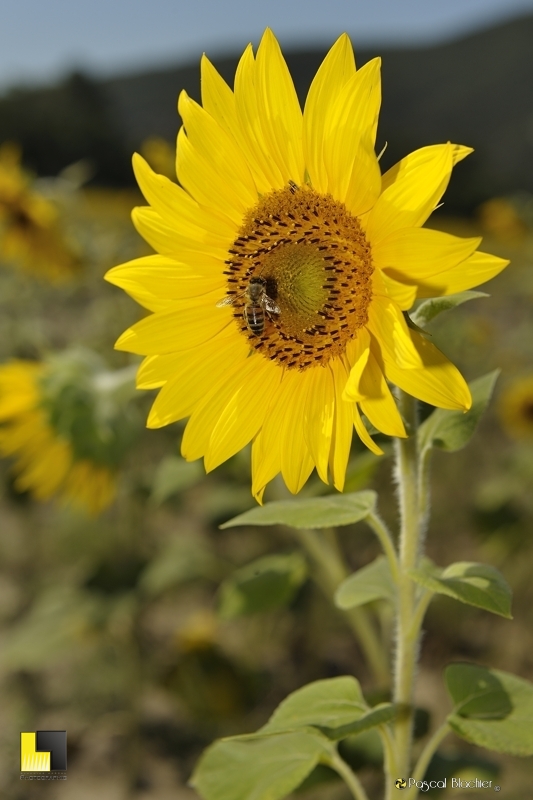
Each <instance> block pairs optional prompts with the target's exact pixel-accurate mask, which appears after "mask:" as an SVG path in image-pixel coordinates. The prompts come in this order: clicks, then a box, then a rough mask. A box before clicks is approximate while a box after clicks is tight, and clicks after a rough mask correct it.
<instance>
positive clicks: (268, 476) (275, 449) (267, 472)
mask: <svg viewBox="0 0 533 800" xmlns="http://www.w3.org/2000/svg"><path fill="white" fill-rule="evenodd" d="M280 470H281V452H280V446H279V437H277V438H272V439H271V440H270V442H269V446H268V447H265V445H264V428H263V429H261V430H260V431H259V433H258V434H257V436H256V437H255V439H254V441H253V443H252V495H253V496H254V498H255V499H256V500H257V502H258V503H260V504H261V505H262V504H263V494H264V492H265V489H266V486H267V484H268V483H270V481H271V480H273V478H275V477H276V475H278V474H279V472H280Z"/></svg>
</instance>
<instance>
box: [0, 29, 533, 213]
mask: <svg viewBox="0 0 533 800" xmlns="http://www.w3.org/2000/svg"><path fill="white" fill-rule="evenodd" d="M326 49H327V48H324V49H323V50H319V49H312V50H299V51H292V52H291V51H289V52H286V53H285V55H286V58H287V61H288V63H289V67H290V69H291V73H292V75H293V78H294V81H295V85H296V88H297V91H298V95H299V97H300V100H301V102H302V104H303V102H304V100H305V96H306V93H307V90H308V88H309V84H310V82H311V80H312V78H313V75H314V73H315V72H316V69H317V68H318V66H319V64H320V62H321V60H322V58H323V57H324V54H325V52H326ZM356 55H357V61H358V63H359V64H363V63H364V62H365V61H367V60H368V59H369V58H372V57H374V56H375V55H381V56H382V58H383V106H382V112H381V118H380V127H379V134H378V149H381V147H382V146H383V144H384V143H385V142H388V148H387V151H386V154H385V156H384V158H383V162H384V165H385V166H387V165H389V164H391V163H393V162H394V161H396V160H397V159H398V158H401V157H402V156H403V155H405V154H406V153H407V152H409V151H410V150H413V149H415V148H417V147H421V146H423V145H425V144H433V143H436V142H443V141H447V140H451V141H455V142H459V143H461V144H467V145H470V146H472V147H474V148H475V151H476V152H475V154H474V155H472V156H470V157H469V158H468V159H467V160H466V162H464V164H461V166H460V167H459V168H458V170H457V175H456V176H455V177H454V180H453V182H452V186H451V187H450V191H449V193H448V194H447V197H446V206H447V208H448V209H449V210H454V211H463V212H464V211H471V210H472V209H473V208H474V207H475V206H476V205H477V204H479V203H480V202H482V201H483V200H485V199H487V198H488V197H491V196H495V195H499V194H506V193H511V192H516V191H528V192H533V15H532V16H526V17H522V18H519V19H514V20H512V21H510V22H507V23H505V24H500V25H498V26H497V27H494V28H490V29H488V30H483V31H481V32H479V33H475V34H472V35H470V36H467V37H465V38H463V39H459V40H456V41H452V42H448V43H444V44H439V45H437V46H432V47H419V48H383V49H380V48H378V47H373V48H368V49H358V50H357V52H356ZM237 60H238V57H237V56H235V57H226V58H220V59H217V58H214V59H213V61H214V63H215V66H216V67H217V68H218V69H219V71H220V72H221V74H222V75H223V76H224V78H225V79H226V80H227V81H228V83H229V84H230V85H233V77H234V74H235V67H236V64H237ZM182 89H185V90H186V91H187V92H188V93H189V94H190V95H191V96H192V97H194V98H195V99H197V100H199V95H200V79H199V63H198V62H196V63H195V64H193V65H185V66H179V67H176V68H168V69H161V70H152V71H148V72H142V73H139V74H133V75H127V76H122V77H116V78H112V79H108V80H104V81H94V80H92V79H90V78H89V77H87V76H83V75H74V76H71V77H70V78H69V79H67V80H66V81H65V82H64V83H62V84H61V85H59V86H57V87H52V88H49V89H39V90H37V89H36V90H27V89H24V90H22V89H19V90H16V89H14V90H12V91H10V92H9V93H8V94H7V95H5V96H4V98H3V99H0V141H1V140H4V139H17V140H19V141H20V142H21V143H22V146H23V148H24V152H25V156H26V160H27V162H28V163H29V164H30V166H32V167H33V168H34V169H35V170H36V171H37V172H39V173H40V174H53V173H54V172H57V171H58V170H60V169H61V168H62V167H64V166H66V165H67V164H68V163H70V162H72V161H74V160H76V159H78V158H82V157H86V158H90V159H92V160H93V161H94V162H95V165H96V167H97V173H96V180H97V181H98V182H99V183H101V184H115V185H117V184H126V183H130V182H131V167H130V154H131V152H132V151H133V150H134V149H136V148H138V147H139V146H140V144H141V143H142V141H143V140H144V139H145V138H147V137H148V136H151V135H159V136H162V137H164V138H166V139H168V140H170V141H171V140H173V139H174V137H175V135H176V133H177V130H178V127H179V125H180V120H179V117H178V114H177V111H176V100H177V97H178V94H179V92H180V91H181V90H182Z"/></svg>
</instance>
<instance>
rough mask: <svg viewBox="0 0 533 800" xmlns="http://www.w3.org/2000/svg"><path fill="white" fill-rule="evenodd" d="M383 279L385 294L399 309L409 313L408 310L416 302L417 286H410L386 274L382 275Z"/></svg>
mask: <svg viewBox="0 0 533 800" xmlns="http://www.w3.org/2000/svg"><path fill="white" fill-rule="evenodd" d="M381 279H382V281H383V287H384V289H385V292H386V293H387V295H388V296H389V297H390V298H391V299H392V300H394V302H395V303H396V305H397V306H398V308H400V309H401V310H402V311H407V309H409V308H411V306H412V305H413V303H414V302H415V300H416V292H417V287H416V286H410V285H409V284H407V283H402V282H401V281H397V280H394V278H391V277H390V276H389V275H387V273H386V272H382V273H381Z"/></svg>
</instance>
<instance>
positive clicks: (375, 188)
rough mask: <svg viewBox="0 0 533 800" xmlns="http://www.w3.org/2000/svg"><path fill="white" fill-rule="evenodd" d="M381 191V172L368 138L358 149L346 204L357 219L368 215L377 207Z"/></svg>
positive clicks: (345, 199)
mask: <svg viewBox="0 0 533 800" xmlns="http://www.w3.org/2000/svg"><path fill="white" fill-rule="evenodd" d="M380 191H381V170H380V168H379V162H378V160H377V158H376V154H375V152H374V147H373V145H372V144H371V143H370V141H369V139H368V137H364V138H363V139H362V140H361V143H360V144H359V147H358V148H357V152H356V154H355V158H354V160H353V164H352V172H351V175H350V180H349V183H348V187H347V189H346V195H345V198H344V202H345V204H346V207H347V208H348V210H349V211H351V212H352V214H353V215H354V216H356V217H360V216H361V215H362V214H366V213H367V212H368V211H369V210H370V209H372V208H373V206H374V205H375V203H376V201H377V199H378V197H379V194H380Z"/></svg>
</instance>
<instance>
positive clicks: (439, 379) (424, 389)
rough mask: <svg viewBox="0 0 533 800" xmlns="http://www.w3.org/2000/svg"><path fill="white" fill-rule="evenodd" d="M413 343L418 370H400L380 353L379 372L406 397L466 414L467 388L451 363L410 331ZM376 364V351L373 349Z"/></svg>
mask: <svg viewBox="0 0 533 800" xmlns="http://www.w3.org/2000/svg"><path fill="white" fill-rule="evenodd" d="M411 336H412V338H413V343H414V345H415V346H416V348H417V350H418V352H419V353H420V357H421V359H422V362H423V368H422V369H402V368H401V367H399V366H398V365H397V364H396V363H395V362H394V361H393V360H389V359H388V358H387V354H386V353H385V351H383V350H382V355H383V364H382V366H383V369H384V372H385V375H386V376H387V378H388V379H389V380H390V381H392V383H394V384H396V386H399V387H400V389H403V390H404V391H405V392H407V393H408V394H410V395H412V396H413V397H417V398H418V399H419V400H423V401H424V402H425V403H429V404H430V405H432V406H437V408H449V409H459V410H462V411H468V409H469V408H470V406H471V405H472V397H471V395H470V389H469V388H468V384H467V383H466V381H465V379H464V378H463V376H462V375H461V373H460V372H459V370H458V369H457V367H455V366H454V365H453V364H452V363H451V361H448V359H447V358H446V356H445V355H444V354H443V353H441V352H440V350H438V349H437V348H436V347H435V345H433V344H431V342H428V341H427V339H425V338H424V337H423V336H421V335H420V334H419V333H417V332H416V331H411ZM373 352H374V354H375V355H376V357H377V358H378V361H379V358H380V356H379V351H378V349H377V348H376V349H375V350H374V349H373Z"/></svg>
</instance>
